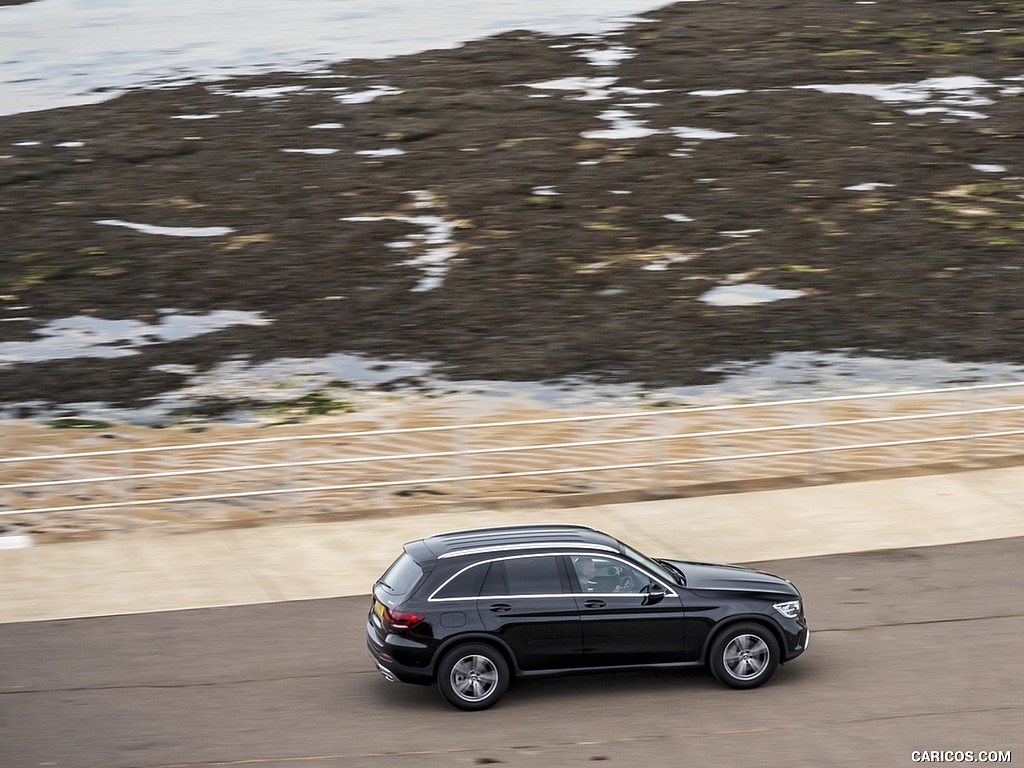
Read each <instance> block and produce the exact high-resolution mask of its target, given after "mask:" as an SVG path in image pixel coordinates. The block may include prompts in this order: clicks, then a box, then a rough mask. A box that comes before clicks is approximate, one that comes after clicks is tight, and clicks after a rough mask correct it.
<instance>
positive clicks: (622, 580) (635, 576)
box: [570, 555, 653, 594]
mask: <svg viewBox="0 0 1024 768" xmlns="http://www.w3.org/2000/svg"><path fill="white" fill-rule="evenodd" d="M570 559H571V560H572V567H573V571H574V572H575V575H576V579H577V581H578V582H579V589H580V591H581V592H596V593H601V594H610V593H615V592H618V593H624V594H633V593H639V592H642V591H643V590H644V589H645V588H648V589H649V588H650V586H651V584H652V583H653V582H652V581H651V577H650V576H648V575H647V574H645V573H644V572H643V571H640V570H638V569H636V568H634V567H633V566H632V565H629V564H628V563H625V562H623V561H622V560H617V559H615V558H611V557H602V556H600V555H573V556H572V557H571V558H570Z"/></svg>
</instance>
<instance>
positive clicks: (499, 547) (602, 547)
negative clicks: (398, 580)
mask: <svg viewBox="0 0 1024 768" xmlns="http://www.w3.org/2000/svg"><path fill="white" fill-rule="evenodd" d="M561 547H582V548H585V549H594V550H599V551H604V552H618V550H617V549H616V548H615V547H612V546H609V545H608V544H588V543H587V542H576V541H572V542H565V541H551V542H539V543H537V542H535V543H533V544H491V545H490V546H487V547H475V548H473V549H458V550H453V551H452V552H445V553H444V554H441V555H438V556H437V559H438V560H446V559H448V558H450V557H461V556H463V555H482V554H485V553H487V552H505V551H509V550H516V549H557V548H561Z"/></svg>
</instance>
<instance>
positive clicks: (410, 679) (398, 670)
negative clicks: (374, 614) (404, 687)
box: [366, 621, 434, 685]
mask: <svg viewBox="0 0 1024 768" xmlns="http://www.w3.org/2000/svg"><path fill="white" fill-rule="evenodd" d="M366 648H367V650H369V652H370V657H371V658H372V659H373V661H374V664H375V665H376V667H377V671H378V672H380V673H381V675H383V676H384V678H385V679H387V680H388V681H390V682H400V683H414V684H416V685H430V684H431V683H432V682H434V679H433V678H434V675H433V668H431V667H427V668H424V667H413V666H409V665H408V664H403V663H401V661H398V660H397V659H395V657H394V656H393V655H392V653H390V652H389V651H390V650H391V649H389V648H388V646H387V642H386V638H381V637H380V636H379V634H378V632H377V630H376V628H375V627H374V626H373V623H372V622H369V621H368V622H367V624H366Z"/></svg>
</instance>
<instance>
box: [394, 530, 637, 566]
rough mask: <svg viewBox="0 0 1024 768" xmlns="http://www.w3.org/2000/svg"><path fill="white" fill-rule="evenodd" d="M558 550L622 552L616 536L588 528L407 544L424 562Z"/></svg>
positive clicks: (483, 533) (457, 534)
mask: <svg viewBox="0 0 1024 768" xmlns="http://www.w3.org/2000/svg"><path fill="white" fill-rule="evenodd" d="M554 548H566V549H584V550H595V551H605V552H621V551H622V545H621V544H620V543H619V542H618V541H617V540H616V539H615V538H613V537H612V536H609V535H608V534H606V533H601V532H600V531H598V530H595V529H594V528H591V527H589V526H586V525H568V524H553V525H507V526H497V527H492V528H471V529H467V530H463V531H450V532H448V533H438V534H435V535H433V536H428V537H427V538H425V539H419V540H418V541H412V542H409V543H408V544H406V545H405V551H406V552H408V553H409V554H410V555H411V556H412V557H414V558H415V559H416V560H418V561H420V562H425V561H427V560H444V559H447V558H451V557H459V556H464V555H472V554H477V553H483V552H503V551H511V550H515V551H517V552H523V551H529V550H550V549H554Z"/></svg>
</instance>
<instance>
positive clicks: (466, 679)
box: [437, 643, 509, 711]
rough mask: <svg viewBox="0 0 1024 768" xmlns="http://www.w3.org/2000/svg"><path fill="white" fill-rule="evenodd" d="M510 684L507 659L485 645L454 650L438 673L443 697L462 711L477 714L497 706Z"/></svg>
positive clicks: (461, 647)
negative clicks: (477, 711)
mask: <svg viewBox="0 0 1024 768" xmlns="http://www.w3.org/2000/svg"><path fill="white" fill-rule="evenodd" d="M508 684H509V671H508V664H507V663H506V662H505V659H504V657H503V656H502V655H501V654H500V653H499V652H498V651H497V650H496V649H494V648H492V647H491V646H489V645H484V644H482V643H472V644H469V645H460V646H459V647H458V648H455V649H453V650H452V651H450V652H449V653H448V654H447V655H446V656H445V657H444V660H443V661H442V662H441V666H440V667H438V670H437V687H438V689H439V690H440V691H441V695H442V696H444V698H445V700H446V701H447V702H448V703H449V704H451V705H453V706H455V707H458V708H459V709H466V710H474V711H475V710H481V709H487V708H488V707H492V706H494V705H495V704H497V703H498V699H500V698H501V697H502V695H503V694H504V693H505V691H506V690H507V689H508Z"/></svg>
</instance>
